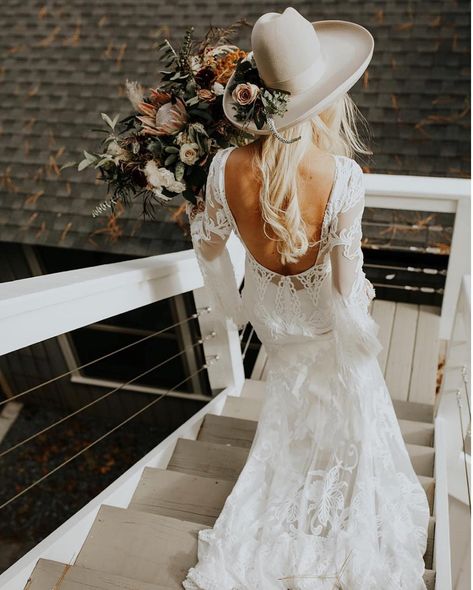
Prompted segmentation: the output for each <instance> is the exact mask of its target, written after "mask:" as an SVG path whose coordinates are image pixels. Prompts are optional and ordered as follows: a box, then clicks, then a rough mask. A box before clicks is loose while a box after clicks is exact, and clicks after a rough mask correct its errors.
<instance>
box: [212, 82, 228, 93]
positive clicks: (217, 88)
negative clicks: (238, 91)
mask: <svg viewBox="0 0 473 590" xmlns="http://www.w3.org/2000/svg"><path fill="white" fill-rule="evenodd" d="M212 91H213V93H214V94H215V95H217V96H220V95H221V94H223V93H224V92H225V87H224V85H223V84H220V82H214V83H213V86H212Z"/></svg>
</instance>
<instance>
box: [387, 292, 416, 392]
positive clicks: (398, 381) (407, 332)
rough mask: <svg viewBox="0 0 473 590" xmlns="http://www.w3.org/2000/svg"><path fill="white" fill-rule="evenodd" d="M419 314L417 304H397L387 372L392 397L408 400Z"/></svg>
mask: <svg viewBox="0 0 473 590" xmlns="http://www.w3.org/2000/svg"><path fill="white" fill-rule="evenodd" d="M418 316H419V309H418V306H417V305H414V304H412V303H397V304H396V310H395V313H394V324H393V329H392V334H391V342H390V346H389V352H388V360H387V363H386V372H385V379H386V384H387V386H388V389H389V393H390V394H391V398H392V399H401V400H407V399H408V397H409V384H410V382H411V371H412V360H413V356H414V344H415V341H416V332H417V319H418Z"/></svg>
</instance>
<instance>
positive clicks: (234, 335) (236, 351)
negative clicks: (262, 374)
mask: <svg viewBox="0 0 473 590" xmlns="http://www.w3.org/2000/svg"><path fill="white" fill-rule="evenodd" d="M194 300H195V305H196V308H197V310H198V311H199V310H200V311H201V313H200V315H199V324H200V332H201V334H202V338H203V339H204V342H203V347H204V354H205V358H206V359H207V363H208V369H207V371H208V376H209V381H210V386H211V388H212V391H213V393H214V394H216V393H218V392H219V391H220V390H221V389H225V388H226V387H232V386H233V387H235V389H236V391H237V392H239V391H240V389H241V388H242V387H243V383H244V381H245V373H244V369H243V359H242V356H241V342H240V336H239V333H238V330H237V329H236V328H234V327H233V325H232V323H231V322H230V321H229V320H226V319H224V320H223V321H222V320H220V319H218V318H217V317H216V314H215V311H214V310H211V311H210V313H205V311H204V310H205V308H206V307H207V306H208V305H209V297H208V295H207V288H206V287H201V288H200V289H195V290H194ZM212 332H215V336H214V337H213V338H209V339H207V340H206V339H205V337H206V336H208V335H210V334H211V333H212ZM212 360H214V362H212Z"/></svg>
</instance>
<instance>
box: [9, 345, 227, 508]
mask: <svg viewBox="0 0 473 590" xmlns="http://www.w3.org/2000/svg"><path fill="white" fill-rule="evenodd" d="M218 360H219V355H215V356H214V357H213V358H212V359H210V361H209V362H207V363H204V364H203V365H202V366H201V367H200V368H199V369H196V370H195V371H194V372H193V373H191V374H190V375H188V376H187V377H186V378H185V379H182V380H181V381H180V382H179V383H176V385H174V386H173V387H171V388H170V389H168V390H167V391H165V392H164V393H162V394H161V395H159V396H157V397H156V398H155V399H153V400H152V401H151V402H149V403H148V404H146V405H145V406H143V407H142V408H140V409H139V410H137V411H136V412H134V413H133V414H131V416H128V418H126V419H125V420H123V421H122V422H120V423H119V424H117V425H116V426H114V427H113V428H111V429H110V430H108V431H107V432H105V433H104V434H103V435H102V436H100V437H99V438H97V439H96V440H94V441H92V442H91V443H89V444H88V445H86V446H85V447H84V448H82V449H80V451H78V452H77V453H74V455H72V456H71V457H69V458H68V459H66V460H65V461H63V462H62V463H60V464H59V465H57V466H56V467H54V468H53V469H51V471H48V472H47V473H45V474H44V475H43V476H41V477H40V478H39V479H37V480H36V481H34V482H33V483H31V484H30V485H29V486H27V487H26V488H24V489H23V490H21V491H20V492H18V493H17V494H15V495H14V496H12V497H11V498H9V499H8V500H6V501H5V502H3V503H2V504H0V510H1V509H3V508H5V507H6V506H8V505H9V504H11V503H12V502H14V501H15V500H17V499H18V498H20V497H21V496H23V495H24V494H26V493H27V492H29V491H30V490H32V489H33V488H35V487H36V486H37V485H39V484H40V483H42V482H43V481H45V480H46V479H48V478H49V477H51V475H53V474H54V473H56V472H57V471H59V470H60V469H62V468H63V467H65V466H66V465H68V464H69V463H70V462H71V461H73V460H74V459H76V458H77V457H79V456H80V455H82V454H83V453H85V452H86V451H88V450H89V449H91V448H92V447H94V446H95V445H96V444H98V443H99V442H101V441H102V440H104V439H105V438H107V436H110V435H111V434H113V433H114V432H115V431H116V430H118V429H119V428H121V427H122V426H124V425H125V424H127V423H128V422H130V421H131V420H133V418H136V416H139V415H140V414H142V413H143V412H145V411H146V410H148V409H149V408H151V407H152V406H154V405H155V404H157V403H158V402H159V401H160V400H161V399H162V398H163V397H165V396H166V395H167V394H169V393H171V392H172V391H174V390H175V389H177V388H178V387H179V386H180V385H182V384H183V383H185V382H186V381H189V379H192V377H194V376H195V375H198V374H199V373H201V372H202V371H203V370H204V369H207V368H208V367H209V365H211V364H213V363H214V362H216V361H218Z"/></svg>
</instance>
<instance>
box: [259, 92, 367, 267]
mask: <svg viewBox="0 0 473 590" xmlns="http://www.w3.org/2000/svg"><path fill="white" fill-rule="evenodd" d="M358 121H361V122H362V123H363V125H364V127H366V129H367V130H368V131H369V129H368V124H367V122H366V119H365V118H364V117H363V115H362V114H361V112H360V111H359V109H358V108H357V106H356V104H355V103H354V102H353V100H352V99H351V97H350V96H349V95H348V94H347V93H345V94H344V95H342V96H341V97H340V98H339V99H338V100H337V101H336V102H335V103H333V104H332V105H331V106H330V107H328V108H327V109H326V110H324V111H323V112H321V113H319V114H317V115H315V116H314V117H312V118H310V119H307V120H305V121H303V122H301V123H299V124H297V125H294V126H292V127H290V128H289V129H286V130H284V131H280V134H281V135H282V136H283V137H284V138H286V139H293V138H295V137H298V136H301V139H300V140H299V141H296V142H294V143H291V144H285V143H283V142H281V141H280V140H278V139H277V138H276V137H274V136H273V135H266V136H264V137H263V139H262V140H261V150H260V151H258V150H257V155H256V157H255V158H254V161H253V165H254V166H255V170H256V171H257V173H258V176H259V177H260V179H261V190H260V198H259V201H260V207H261V213H262V217H263V221H264V225H263V227H264V232H265V235H266V236H267V237H268V238H269V239H271V240H275V241H276V242H277V250H278V252H279V253H280V254H281V262H282V263H283V264H286V263H290V262H297V260H298V258H300V257H301V256H303V255H304V254H305V253H306V252H307V250H308V248H309V247H311V246H314V245H315V244H316V243H317V242H315V241H314V242H310V241H309V238H308V235H307V227H306V223H305V221H304V220H303V219H302V216H301V210H300V207H299V200H298V186H297V177H298V174H297V173H298V167H299V164H300V162H301V160H302V158H303V156H304V154H305V153H306V151H307V149H308V148H309V147H310V146H311V144H315V145H316V146H317V147H319V148H320V149H322V150H324V151H326V152H328V153H331V154H338V155H344V156H348V157H350V158H351V157H353V156H354V154H355V153H361V154H368V155H371V154H372V152H371V151H369V150H368V149H367V147H366V145H365V144H364V143H363V141H362V139H361V138H360V134H359V132H358V129H357V122H358ZM268 227H269V230H270V233H272V235H269V233H268V231H267V230H268Z"/></svg>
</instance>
